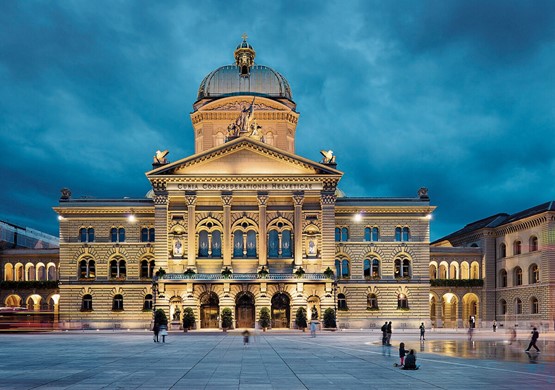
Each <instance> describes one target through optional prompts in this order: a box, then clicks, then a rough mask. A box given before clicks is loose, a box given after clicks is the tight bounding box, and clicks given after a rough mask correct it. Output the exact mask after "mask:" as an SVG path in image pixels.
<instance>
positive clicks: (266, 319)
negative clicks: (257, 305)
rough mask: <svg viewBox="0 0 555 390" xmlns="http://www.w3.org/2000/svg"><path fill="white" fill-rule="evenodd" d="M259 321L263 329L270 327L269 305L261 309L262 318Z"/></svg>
mask: <svg viewBox="0 0 555 390" xmlns="http://www.w3.org/2000/svg"><path fill="white" fill-rule="evenodd" d="M258 323H259V324H260V327H261V328H263V329H266V328H269V327H270V310H269V309H268V308H267V307H263V308H262V309H260V319H259V320H258Z"/></svg>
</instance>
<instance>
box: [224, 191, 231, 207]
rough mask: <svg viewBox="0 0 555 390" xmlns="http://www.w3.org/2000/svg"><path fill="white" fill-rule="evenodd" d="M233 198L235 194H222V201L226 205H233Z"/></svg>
mask: <svg viewBox="0 0 555 390" xmlns="http://www.w3.org/2000/svg"><path fill="white" fill-rule="evenodd" d="M232 199H233V195H231V194H222V203H223V204H224V206H231V201H232Z"/></svg>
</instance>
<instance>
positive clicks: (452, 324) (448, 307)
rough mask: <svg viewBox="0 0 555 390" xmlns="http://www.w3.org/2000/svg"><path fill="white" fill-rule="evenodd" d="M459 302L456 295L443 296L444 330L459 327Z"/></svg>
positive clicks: (447, 294)
mask: <svg viewBox="0 0 555 390" xmlns="http://www.w3.org/2000/svg"><path fill="white" fill-rule="evenodd" d="M458 304H459V301H458V299H457V297H456V295H455V294H452V293H446V294H445V295H443V307H442V309H443V310H442V311H443V313H442V314H443V316H442V319H441V320H442V322H443V327H444V328H456V327H457V319H458V318H457V312H458V310H457V308H458Z"/></svg>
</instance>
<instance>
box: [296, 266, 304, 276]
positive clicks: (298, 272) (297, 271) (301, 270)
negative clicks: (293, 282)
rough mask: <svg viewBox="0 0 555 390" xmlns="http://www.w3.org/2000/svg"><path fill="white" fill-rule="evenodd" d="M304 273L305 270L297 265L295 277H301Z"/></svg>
mask: <svg viewBox="0 0 555 390" xmlns="http://www.w3.org/2000/svg"><path fill="white" fill-rule="evenodd" d="M304 274H305V271H304V269H303V267H299V268H297V270H296V271H295V275H297V278H302V277H303V276H304Z"/></svg>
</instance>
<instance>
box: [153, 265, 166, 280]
mask: <svg viewBox="0 0 555 390" xmlns="http://www.w3.org/2000/svg"><path fill="white" fill-rule="evenodd" d="M165 274H166V271H165V270H164V268H162V267H160V269H159V270H158V271H156V274H155V275H156V276H157V277H159V278H163V277H164V275H165Z"/></svg>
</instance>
